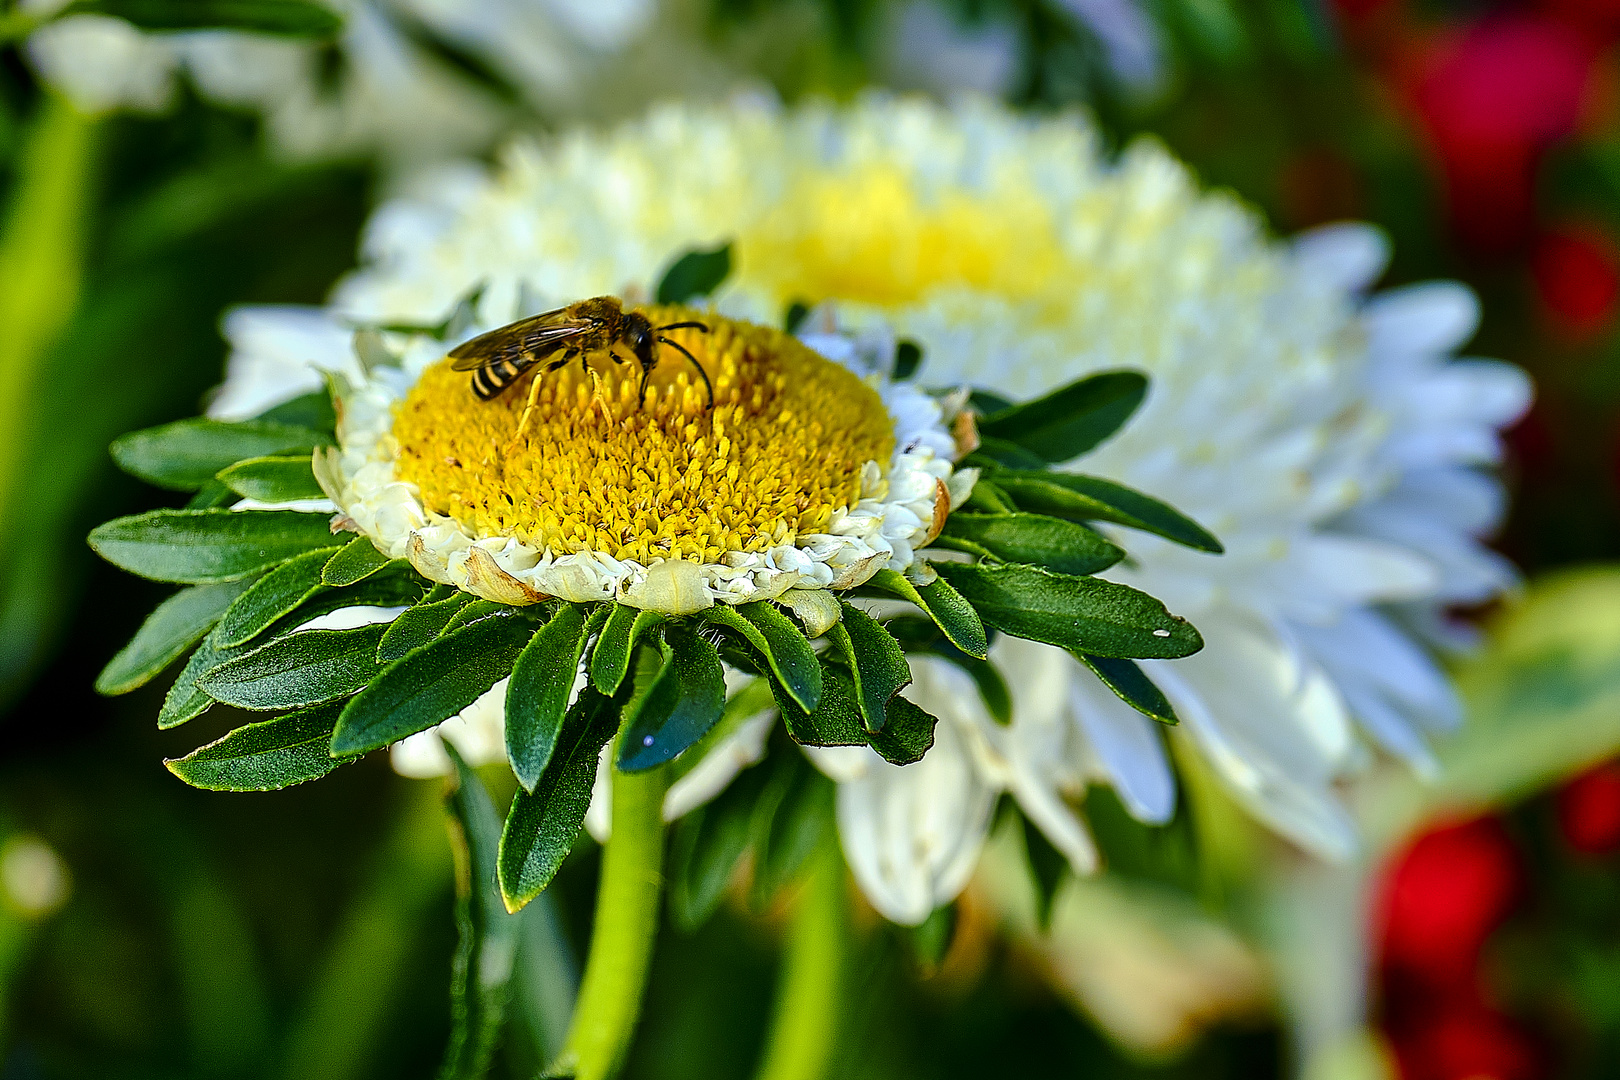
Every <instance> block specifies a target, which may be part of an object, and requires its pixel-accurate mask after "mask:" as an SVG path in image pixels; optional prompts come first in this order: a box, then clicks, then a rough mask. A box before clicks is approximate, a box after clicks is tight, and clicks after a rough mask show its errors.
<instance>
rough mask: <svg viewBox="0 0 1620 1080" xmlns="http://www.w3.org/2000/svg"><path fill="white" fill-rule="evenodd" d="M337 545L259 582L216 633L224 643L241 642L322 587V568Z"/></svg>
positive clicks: (303, 557)
mask: <svg viewBox="0 0 1620 1080" xmlns="http://www.w3.org/2000/svg"><path fill="white" fill-rule="evenodd" d="M335 550H336V549H335V548H317V549H316V550H314V551H307V552H305V553H304V554H302V555H299V556H297V557H296V558H292V559H289V560H287V561H286V562H284V563H282V564H281V565H280V566H278V567H276V568H275V569H274V570H272V571H270V572H269V573H268V574H266V575H264V577H262V578H260V579H259V580H258V581H256V582H255V583H254V585H253V587H252V588H250V589H248V590H247V591H246V592H244V593H243V594H242V595H241V597H240V598H238V599H237V601H236V602H235V603H234V604H232V605H231V607H230V610H229V611H227V612H225V617H224V618H222V619H220V621H219V630H218V632H217V634H216V635H215V637H216V639H217V640H218V643H219V644H220V645H224V646H227V647H229V646H231V645H241V644H242V643H243V642H246V641H251V640H252V639H253V638H255V637H257V636H258V635H259V634H260V633H262V632H264V630H266V629H267V628H269V626H270V625H271V624H272V623H274V622H275V621H276V620H277V619H279V618H281V617H282V616H283V615H286V614H287V613H288V612H290V611H292V610H293V609H294V608H296V607H298V605H300V604H302V603H303V602H304V601H305V600H308V599H310V598H311V597H312V596H315V595H316V594H317V593H319V592H320V591H321V590H322V585H321V568H322V567H324V566H325V565H326V561H327V560H328V559H330V558H331V557H332V553H333V552H334V551H335Z"/></svg>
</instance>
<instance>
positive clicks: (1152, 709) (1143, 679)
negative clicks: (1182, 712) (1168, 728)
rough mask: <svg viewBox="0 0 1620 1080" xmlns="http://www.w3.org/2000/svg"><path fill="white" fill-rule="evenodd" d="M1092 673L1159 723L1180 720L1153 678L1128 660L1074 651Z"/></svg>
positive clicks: (1143, 713) (1177, 722)
mask: <svg viewBox="0 0 1620 1080" xmlns="http://www.w3.org/2000/svg"><path fill="white" fill-rule="evenodd" d="M1074 656H1075V658H1076V659H1078V660H1079V661H1080V662H1081V663H1082V664H1084V665H1086V667H1088V668H1090V669H1091V671H1092V674H1094V675H1096V676H1097V678H1099V679H1101V680H1102V684H1103V685H1104V686H1106V687H1108V689H1110V690H1112V691H1113V692H1114V693H1115V694H1116V695H1117V696H1118V697H1119V700H1121V701H1123V702H1124V703H1125V704H1127V705H1129V706H1130V707H1131V708H1133V709H1135V710H1136V711H1137V712H1139V713H1141V714H1142V715H1143V716H1145V717H1147V718H1148V719H1150V720H1157V721H1158V722H1159V723H1161V724H1171V725H1175V724H1179V723H1181V720H1180V718H1179V717H1177V716H1176V710H1175V709H1174V708H1172V707H1171V705H1170V700H1169V699H1168V698H1166V697H1165V696H1164V693H1163V691H1161V690H1160V689H1159V688H1158V687H1157V686H1154V685H1153V680H1152V679H1149V678H1148V677H1147V676H1146V675H1145V674H1143V672H1142V669H1141V668H1139V667H1137V666H1136V665H1135V664H1134V663H1132V662H1131V661H1129V660H1121V659H1119V658H1117V657H1109V656H1090V655H1088V654H1086V653H1083V652H1077V653H1075V654H1074Z"/></svg>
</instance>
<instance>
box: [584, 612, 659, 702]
mask: <svg viewBox="0 0 1620 1080" xmlns="http://www.w3.org/2000/svg"><path fill="white" fill-rule="evenodd" d="M663 621H664V617H663V616H662V615H660V614H658V613H657V612H656V611H641V610H638V609H636V608H633V607H630V606H629V605H627V604H614V605H613V609H612V611H610V612H609V614H608V617H607V623H606V625H604V626H603V627H602V633H601V634H600V636H598V637H597V639H596V648H595V649H593V650H592V651H591V682H592V683H593V684H594V685H595V686H596V688H597V689H598V690H600V691H601V692H602V693H604V694H607V695H608V696H609V697H612V696H613V695H614V694H616V693H618V692H619V684H620V683H622V682H624V677H625V676H626V675H628V674H629V673H630V657H631V656H632V655H633V654H634V652H635V647H636V644H637V643H638V642H639V641H641V639H642V638H643V637H645V636H646V635H647V632H648V631H650V630H652V629H653V628H654V627H656V626H658V625H659V624H660V623H662V622H663Z"/></svg>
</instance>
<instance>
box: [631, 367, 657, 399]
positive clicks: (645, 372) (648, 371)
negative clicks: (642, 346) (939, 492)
mask: <svg viewBox="0 0 1620 1080" xmlns="http://www.w3.org/2000/svg"><path fill="white" fill-rule="evenodd" d="M657 365H658V361H656V360H654V361H653V362H652V363H651V364H648V363H646V362H643V363H642V365H641V386H640V387H639V388H637V390H636V408H638V409H640V408H643V407H645V406H646V404H647V380H648V379H651V378H652V369H653V368H654V367H656V366H657Z"/></svg>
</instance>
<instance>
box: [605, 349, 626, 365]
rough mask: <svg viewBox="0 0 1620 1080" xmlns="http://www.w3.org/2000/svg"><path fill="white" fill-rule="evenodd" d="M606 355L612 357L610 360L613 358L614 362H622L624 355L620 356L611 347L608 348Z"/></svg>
mask: <svg viewBox="0 0 1620 1080" xmlns="http://www.w3.org/2000/svg"><path fill="white" fill-rule="evenodd" d="M608 356H609V357H611V358H612V360H613V362H614V363H615V364H622V363H624V357H622V356H620V355H619V354H618V353H616V352H614V351H613V350H612V349H609V350H608Z"/></svg>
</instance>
